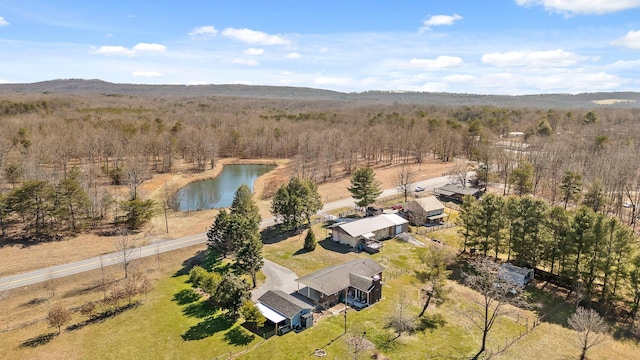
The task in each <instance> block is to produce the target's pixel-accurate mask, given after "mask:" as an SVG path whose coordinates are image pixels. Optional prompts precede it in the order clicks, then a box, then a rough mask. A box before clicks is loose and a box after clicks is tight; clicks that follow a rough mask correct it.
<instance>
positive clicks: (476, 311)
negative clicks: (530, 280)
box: [463, 257, 522, 359]
mask: <svg viewBox="0 0 640 360" xmlns="http://www.w3.org/2000/svg"><path fill="white" fill-rule="evenodd" d="M470 265H471V267H472V268H473V272H470V273H464V274H463V275H464V278H465V283H466V284H467V285H469V286H470V287H471V288H473V289H474V290H476V291H477V292H478V293H479V296H478V297H475V298H474V299H473V302H474V303H475V305H476V306H472V307H471V308H470V310H469V312H467V313H466V314H465V315H466V316H467V318H469V319H470V320H471V322H472V323H473V324H474V325H475V326H476V327H477V328H478V329H480V331H482V341H481V344H482V345H481V346H480V350H479V351H478V352H477V353H476V354H475V355H474V356H473V359H478V358H480V356H481V355H482V353H483V352H484V351H485V350H486V344H487V336H488V335H489V332H490V331H491V328H492V327H493V325H494V324H495V321H496V319H498V318H499V317H500V316H503V315H505V314H507V313H509V309H508V307H507V305H508V304H514V305H515V304H518V303H521V302H522V300H521V297H520V293H521V287H520V286H518V285H517V284H516V283H514V282H513V281H510V280H507V279H504V278H501V277H499V276H498V264H496V263H495V262H493V261H491V260H490V259H489V258H484V257H479V258H477V259H475V260H474V261H473V262H471V263H470Z"/></svg>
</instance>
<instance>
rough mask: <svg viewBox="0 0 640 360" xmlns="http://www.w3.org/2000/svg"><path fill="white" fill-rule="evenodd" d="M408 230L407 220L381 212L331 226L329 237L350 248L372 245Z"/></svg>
mask: <svg viewBox="0 0 640 360" xmlns="http://www.w3.org/2000/svg"><path fill="white" fill-rule="evenodd" d="M407 231H409V221H407V220H406V219H403V218H401V217H400V216H398V215H396V214H381V215H377V216H372V217H367V218H363V219H359V220H355V221H349V222H339V223H336V224H333V225H332V226H331V238H332V239H333V241H336V242H339V243H341V244H347V245H349V246H351V247H352V248H358V247H359V246H366V245H369V246H373V245H375V241H379V240H383V239H390V238H393V237H394V236H396V235H398V234H402V233H403V232H407Z"/></svg>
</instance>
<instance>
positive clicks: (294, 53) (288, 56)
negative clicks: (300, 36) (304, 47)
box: [285, 52, 300, 59]
mask: <svg viewBox="0 0 640 360" xmlns="http://www.w3.org/2000/svg"><path fill="white" fill-rule="evenodd" d="M285 57H286V58H289V59H300V54H298V53H297V52H292V53H288V54H287V55H285Z"/></svg>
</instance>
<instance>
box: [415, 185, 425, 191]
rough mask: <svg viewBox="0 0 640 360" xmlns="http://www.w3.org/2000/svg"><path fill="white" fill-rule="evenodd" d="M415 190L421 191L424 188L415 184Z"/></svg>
mask: <svg viewBox="0 0 640 360" xmlns="http://www.w3.org/2000/svg"><path fill="white" fill-rule="evenodd" d="M415 191H416V192H421V191H424V188H423V187H422V186H416V189H415Z"/></svg>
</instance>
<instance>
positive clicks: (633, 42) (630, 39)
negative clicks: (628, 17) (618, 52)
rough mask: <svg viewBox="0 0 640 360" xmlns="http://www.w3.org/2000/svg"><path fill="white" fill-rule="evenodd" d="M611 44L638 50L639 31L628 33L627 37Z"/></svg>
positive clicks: (639, 43) (639, 44)
mask: <svg viewBox="0 0 640 360" xmlns="http://www.w3.org/2000/svg"><path fill="white" fill-rule="evenodd" d="M612 44H614V45H620V46H624V47H628V48H630V49H636V50H640V30H636V31H633V30H632V31H629V32H628V33H627V35H625V36H623V37H621V38H620V39H618V40H615V41H613V42H612Z"/></svg>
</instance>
